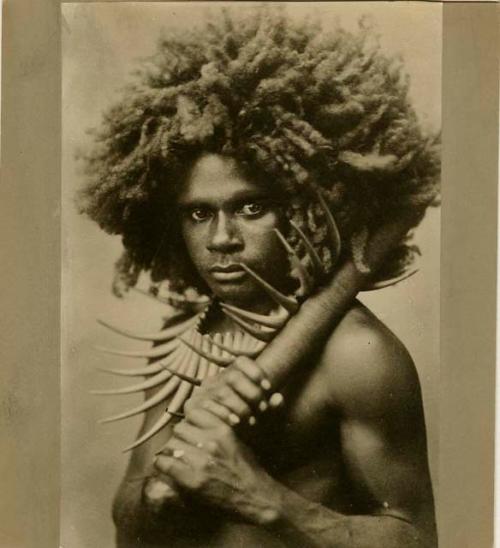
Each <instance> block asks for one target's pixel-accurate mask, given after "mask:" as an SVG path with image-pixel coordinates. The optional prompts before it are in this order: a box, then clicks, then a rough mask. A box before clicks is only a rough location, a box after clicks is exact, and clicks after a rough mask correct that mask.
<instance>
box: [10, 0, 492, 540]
mask: <svg viewBox="0 0 500 548" xmlns="http://www.w3.org/2000/svg"><path fill="white" fill-rule="evenodd" d="M37 5H38V7H39V9H38V10H37ZM42 6H43V9H42ZM28 7H29V10H28ZM463 9H465V8H461V7H460V6H456V5H453V6H451V5H450V6H446V7H445V20H446V21H448V22H449V23H448V24H449V25H450V29H449V31H448V32H449V33H450V34H449V35H447V36H448V38H447V40H446V41H445V45H447V44H450V42H448V41H449V40H452V41H453V42H451V45H450V46H449V47H447V48H446V47H445V69H446V72H447V73H448V71H450V80H449V81H448V80H445V82H446V85H445V94H446V95H445V97H446V100H445V114H446V117H445V120H446V123H445V126H444V127H445V137H447V139H446V138H445V166H444V167H445V173H444V175H445V183H446V190H445V195H446V196H447V201H446V202H445V206H444V208H443V215H444V219H445V222H444V224H443V228H444V230H443V232H444V237H445V238H446V240H445V244H448V243H449V242H454V244H455V245H454V246H451V247H450V246H449V245H445V246H443V263H442V265H443V270H444V271H445V272H446V275H445V276H444V277H443V278H442V298H443V311H442V315H443V326H444V327H445V328H446V329H445V330H444V332H443V333H444V336H443V337H442V341H443V357H444V358H445V359H444V361H443V366H442V384H441V386H442V399H441V405H440V407H441V421H440V423H441V425H442V431H441V437H440V444H441V451H440V462H441V470H440V487H441V488H440V500H441V507H442V511H441V523H442V524H443V525H444V533H443V528H442V534H441V536H442V541H443V542H442V546H446V547H447V546H450V547H452V546H453V547H457V546H458V547H462V546H464V547H468V546H470V547H482V546H489V545H491V510H490V507H491V488H492V479H491V463H492V459H491V454H492V453H491V451H492V440H491V436H492V401H493V400H492V394H493V384H494V382H493V381H494V377H493V375H492V364H493V357H494V354H493V351H494V349H493V345H492V342H493V338H494V328H493V322H494V298H493V293H492V290H493V289H494V260H493V258H494V253H493V252H492V250H494V249H495V228H496V225H495V223H494V222H490V223H486V222H485V219H486V218H487V217H488V212H489V218H490V219H492V218H494V217H495V215H494V213H495V206H496V192H495V189H494V183H493V181H494V179H495V170H494V163H495V157H496V150H497V149H496V139H495V131H496V121H497V117H496V108H497V106H496V95H495V94H496V80H494V81H493V82H492V81H491V79H490V80H489V81H488V76H489V77H490V78H491V77H493V78H494V77H495V75H496V59H495V54H496V51H497V48H496V47H494V45H495V44H496V43H497V42H496V40H497V36H496V27H495V26H494V24H495V11H494V10H495V7H494V6H484V7H483V6H477V5H476V6H474V13H475V14H476V15H475V16H473V15H472V14H471V13H470V12H465V13H464V12H463V11H461V10H463ZM469 9H470V8H469ZM452 11H453V13H451V12H452ZM453 14H454V15H453ZM477 14H479V15H477ZM4 16H5V18H4V36H3V41H4V65H3V88H2V94H3V102H4V107H3V109H2V110H3V112H2V115H3V118H2V126H3V138H2V157H3V158H2V159H3V165H2V168H3V169H2V175H3V177H2V185H1V187H0V193H1V201H0V204H1V208H2V216H1V217H0V229H1V234H2V236H3V237H5V238H6V245H3V241H2V248H1V249H2V251H1V253H2V259H3V260H2V269H1V281H2V285H1V287H2V289H3V295H2V305H3V310H4V314H2V316H1V320H0V322H1V325H0V327H1V330H0V332H1V333H2V337H1V338H0V342H1V344H2V352H1V354H0V355H1V356H2V362H3V363H2V370H1V372H0V374H1V379H0V380H1V386H2V407H1V410H2V415H1V423H0V424H1V425H2V434H3V433H4V431H5V436H2V438H3V439H5V440H6V443H5V447H2V449H3V450H2V452H1V453H0V464H1V467H2V471H3V474H2V481H3V484H2V488H3V489H2V491H3V493H2V497H1V508H0V512H1V514H0V515H1V516H2V524H1V526H0V546H7V547H10V546H12V547H17V546H36V547H44V546H57V527H58V523H57V518H58V503H57V501H58V471H59V467H58V446H57V441H58V430H59V429H58V426H59V422H58V397H57V392H58V383H57V375H58V368H57V359H58V333H59V329H58V327H57V326H58V311H57V307H58V272H59V265H60V261H59V258H58V257H59V248H58V223H59V220H58V190H59V189H58V186H57V184H56V181H57V180H58V161H57V158H58V150H59V144H58V132H57V123H58V121H57V120H58V115H59V103H58V80H57V77H56V78H54V75H55V74H57V70H58V62H57V32H55V31H54V30H53V29H54V26H53V25H54V22H55V19H56V17H57V11H56V6H55V5H52V4H48V3H43V4H42V5H40V4H36V3H32V2H29V6H28V2H22V1H20V2H18V3H17V4H16V6H14V3H13V2H10V3H9V2H7V3H6V5H5V6H4ZM457 16H458V19H457ZM34 20H35V21H36V25H32V24H31V25H28V23H27V22H28V21H30V22H32V21H34ZM51 25H52V26H51ZM27 29H29V37H30V39H29V40H28V38H27V35H26V33H27ZM51 29H52V30H51ZM482 39H484V46H485V47H484V49H481V47H482V43H483V42H482ZM6 51H8V52H9V53H10V55H9V56H6V55H5V52H6ZM13 51H15V52H16V56H14V55H12V52H13ZM49 51H50V52H52V57H50V56H48V52H49ZM450 63H452V64H451V65H450ZM457 66H459V67H460V68H459V69H458V70H457V69H456V68H454V67H457ZM467 82H469V84H468V86H465V87H464V84H466V83H467ZM478 83H480V85H479V86H478V85H477V84H478ZM14 85H15V88H14ZM462 90H463V91H464V92H466V94H465V95H463V94H462ZM479 94H480V95H481V100H480V101H478V100H471V97H472V98H474V97H477V96H478V95H479ZM6 106H7V108H6ZM488 109H489V110H488ZM453 124H459V126H460V124H461V126H460V127H461V128H462V130H463V129H464V128H466V131H460V130H459V128H458V127H457V125H455V126H454V125H453ZM446 132H448V133H446ZM465 134H467V135H470V136H471V139H469V140H466V139H464V138H463V136H464V135H465ZM6 136H8V139H7V138H6ZM484 143H491V144H490V145H489V147H488V149H487V150H485V148H484ZM488 161H489V162H488ZM448 175H451V178H449V177H448ZM462 175H466V176H467V177H466V178H465V180H464V182H463V185H461V184H460V183H461V176H462ZM471 180H473V181H474V186H473V185H471V184H470V181H471ZM450 181H453V184H452V185H450V184H449V183H450ZM488 181H490V183H489V184H488ZM458 188H459V191H458V190H457V189H458ZM477 189H479V191H478V190H477ZM467 190H468V193H467ZM447 204H450V205H451V204H453V208H452V209H450V206H448V205H447ZM452 213H453V214H452ZM465 221H467V222H465ZM93 237H94V236H93V235H89V238H90V239H92V238H93ZM111 259H112V257H108V260H110V261H111ZM474 276H475V277H474ZM108 279H109V278H107V279H106V284H107V283H108V282H107V280H108ZM408 283H409V282H408ZM478 288H479V289H478ZM394 291H396V289H395V290H394ZM103 305H105V303H103ZM30 320H31V321H30ZM14 332H15V333H19V335H18V336H17V337H16V336H14ZM4 364H6V367H3V365H4ZM464 387H467V390H464ZM82 388H84V387H82ZM75 405H76V406H78V405H79V402H78V400H76V398H75ZM457 413H459V416H458V417H457ZM124 426H125V425H124ZM109 428H111V427H109ZM127 432H128V427H127ZM124 434H125V431H124ZM94 435H95V433H94V432H91V433H90V436H94ZM100 435H101V436H103V437H102V439H103V440H105V443H108V445H109V446H110V447H111V445H112V446H113V449H114V448H115V447H116V445H115V444H116V443H117V440H118V438H117V436H119V434H118V433H117V432H116V431H115V432H113V433H112V434H111V435H110V437H106V435H105V434H100ZM122 439H123V440H124V441H128V434H127V435H126V436H124V437H123V438H122ZM86 441H87V440H86ZM118 442H119V444H120V446H121V440H118ZM86 445H87V444H86V443H85V444H82V446H81V447H80V452H81V454H82V455H83V456H85V455H86V454H87V455H88V453H89V448H88V447H87V446H86ZM481 448H484V451H483V452H481V451H480V449H481ZM103 466H105V464H103ZM107 481H108V479H107ZM109 481H111V479H110V480H109ZM100 487H101V486H100ZM73 495H79V493H78V492H74V493H73ZM101 517H102V516H101ZM87 545H88V544H87ZM70 546H71V545H70ZM97 546H107V544H102V543H100V544H97Z"/></svg>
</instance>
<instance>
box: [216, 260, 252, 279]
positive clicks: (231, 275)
mask: <svg viewBox="0 0 500 548" xmlns="http://www.w3.org/2000/svg"><path fill="white" fill-rule="evenodd" d="M210 273H211V275H212V277H213V278H214V280H216V281H218V282H233V281H236V280H240V279H241V278H243V277H245V276H246V272H245V271H244V270H243V268H241V266H240V265H238V264H228V265H214V266H212V267H211V268H210Z"/></svg>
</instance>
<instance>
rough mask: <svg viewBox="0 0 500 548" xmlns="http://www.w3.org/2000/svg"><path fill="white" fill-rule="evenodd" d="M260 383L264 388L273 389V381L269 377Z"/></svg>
mask: <svg viewBox="0 0 500 548" xmlns="http://www.w3.org/2000/svg"><path fill="white" fill-rule="evenodd" d="M260 385H261V386H262V388H263V389H264V390H271V383H270V382H269V381H268V380H267V379H262V380H261V381H260Z"/></svg>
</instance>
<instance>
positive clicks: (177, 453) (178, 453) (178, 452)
mask: <svg viewBox="0 0 500 548" xmlns="http://www.w3.org/2000/svg"><path fill="white" fill-rule="evenodd" d="M183 456H184V451H183V450H182V449H176V450H175V451H174V452H173V453H172V457H174V459H180V458H182V457H183Z"/></svg>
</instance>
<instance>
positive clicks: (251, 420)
mask: <svg viewBox="0 0 500 548" xmlns="http://www.w3.org/2000/svg"><path fill="white" fill-rule="evenodd" d="M248 424H249V425H250V426H255V425H256V424H257V419H256V418H255V417H254V416H253V415H252V416H251V417H249V418H248Z"/></svg>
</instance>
